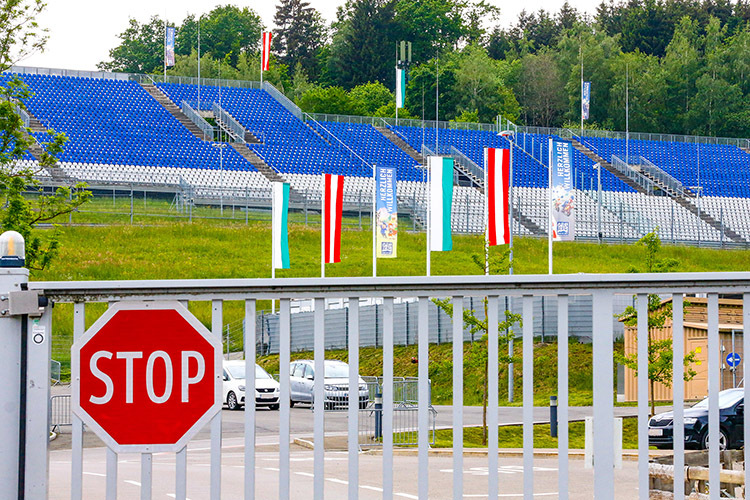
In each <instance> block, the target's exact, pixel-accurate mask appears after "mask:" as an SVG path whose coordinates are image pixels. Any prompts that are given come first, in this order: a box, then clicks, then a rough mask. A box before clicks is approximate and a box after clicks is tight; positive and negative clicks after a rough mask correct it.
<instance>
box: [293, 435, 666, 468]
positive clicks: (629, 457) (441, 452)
mask: <svg viewBox="0 0 750 500" xmlns="http://www.w3.org/2000/svg"><path fill="white" fill-rule="evenodd" d="M293 444H296V445H297V446H300V447H302V448H305V449H308V450H314V449H315V443H314V442H313V441H312V440H311V439H305V438H295V439H294V441H293ZM334 450H337V451H346V448H339V447H336V448H335V449H330V448H327V449H326V451H334ZM362 453H365V454H368V455H382V454H383V449H382V448H381V447H368V446H363V447H362ZM418 453H419V450H417V448H416V447H414V448H398V447H394V448H393V454H394V455H400V456H417V455H418ZM428 454H429V456H432V457H450V456H453V449H452V448H430V450H429V451H428ZM487 454H488V452H487V448H464V456H467V457H472V456H473V457H486V456H487ZM497 454H498V456H499V457H500V458H522V457H523V450H522V449H520V448H519V449H515V448H505V449H501V450H498V453H497ZM648 455H649V458H657V457H662V456H666V455H671V452H670V451H669V450H649V452H648ZM584 456H585V452H584V450H569V451H568V458H569V459H573V460H583V458H584ZM557 457H558V452H557V450H555V449H550V448H542V449H535V450H534V458H557ZM622 459H623V460H624V461H627V462H637V461H638V450H624V451H623V452H622Z"/></svg>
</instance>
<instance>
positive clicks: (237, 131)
mask: <svg viewBox="0 0 750 500" xmlns="http://www.w3.org/2000/svg"><path fill="white" fill-rule="evenodd" d="M211 111H213V113H214V116H215V117H216V122H217V123H218V124H219V127H221V128H222V129H224V130H225V131H226V132H227V133H228V134H229V135H230V136H231V137H232V138H233V139H234V141H235V142H242V143H244V142H245V134H246V133H247V130H245V127H243V126H242V124H241V123H240V122H238V121H237V120H236V119H235V118H234V117H233V116H232V115H230V114H229V113H228V112H227V111H226V110H224V108H222V107H221V106H219V103H217V102H214V103H213V104H211Z"/></svg>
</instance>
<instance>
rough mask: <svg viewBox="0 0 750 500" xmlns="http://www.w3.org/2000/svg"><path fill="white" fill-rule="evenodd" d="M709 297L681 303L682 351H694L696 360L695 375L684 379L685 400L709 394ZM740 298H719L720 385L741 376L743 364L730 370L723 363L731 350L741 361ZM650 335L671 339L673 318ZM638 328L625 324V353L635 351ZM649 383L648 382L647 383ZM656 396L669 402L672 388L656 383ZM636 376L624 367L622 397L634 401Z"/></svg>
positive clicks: (732, 383) (732, 382)
mask: <svg viewBox="0 0 750 500" xmlns="http://www.w3.org/2000/svg"><path fill="white" fill-rule="evenodd" d="M671 302H672V299H671V298H670V299H667V300H665V301H663V302H662V307H666V306H667V305H668V304H670V303H671ZM707 309H708V299H706V298H700V297H686V298H685V305H684V319H683V325H684V336H685V353H686V354H687V353H689V352H691V351H695V352H696V353H697V358H698V360H699V363H696V364H694V365H693V366H692V368H693V370H695V371H696V372H697V375H696V376H695V377H694V378H693V379H692V380H691V381H689V382H685V399H702V398H704V397H706V396H707V395H708V357H707V353H708V323H707V320H708V311H707ZM742 333H743V325H742V301H741V300H735V299H719V343H720V345H721V388H722V389H728V388H731V387H736V386H738V385H739V384H740V381H741V380H742V379H743V377H744V373H743V369H742V363H740V365H739V366H738V367H737V368H736V369H735V370H732V369H731V368H730V367H729V366H728V365H727V362H726V358H727V355H728V354H729V353H731V352H735V353H737V354H739V356H740V357H741V358H742V359H743V360H744V357H745V353H744V351H743V349H742ZM651 338H652V339H654V340H662V339H668V338H672V319H671V318H668V319H667V321H666V323H665V325H664V328H652V329H651ZM636 339H637V327H635V326H626V327H625V354H626V355H632V354H635V352H636V350H637V342H636ZM649 385H650V384H649ZM649 390H650V388H649ZM654 392H655V393H656V397H655V399H656V400H657V401H672V388H671V387H667V386H665V385H663V384H656V385H655V390H654ZM637 399H638V378H637V377H636V376H635V372H634V371H633V370H631V369H629V368H625V400H626V401H637Z"/></svg>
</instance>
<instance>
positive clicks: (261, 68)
mask: <svg viewBox="0 0 750 500" xmlns="http://www.w3.org/2000/svg"><path fill="white" fill-rule="evenodd" d="M265 36H266V35H265V33H264V32H262V31H261V32H260V88H261V89H262V88H263V50H264V48H265V47H264V42H263V39H264V38H265Z"/></svg>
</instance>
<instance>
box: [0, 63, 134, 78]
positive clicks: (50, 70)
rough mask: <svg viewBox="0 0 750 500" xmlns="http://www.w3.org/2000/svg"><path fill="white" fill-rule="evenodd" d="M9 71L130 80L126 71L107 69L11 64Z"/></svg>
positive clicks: (23, 73) (24, 73) (25, 73)
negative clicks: (82, 69)
mask: <svg viewBox="0 0 750 500" xmlns="http://www.w3.org/2000/svg"><path fill="white" fill-rule="evenodd" d="M8 72H9V73H18V74H22V75H52V76H72V77H77V78H101V79H104V80H130V79H131V78H130V77H131V75H130V74H128V73H112V72H109V71H79V70H75V69H59V68H35V67H31V66H12V67H11V68H10V69H9V70H8Z"/></svg>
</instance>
